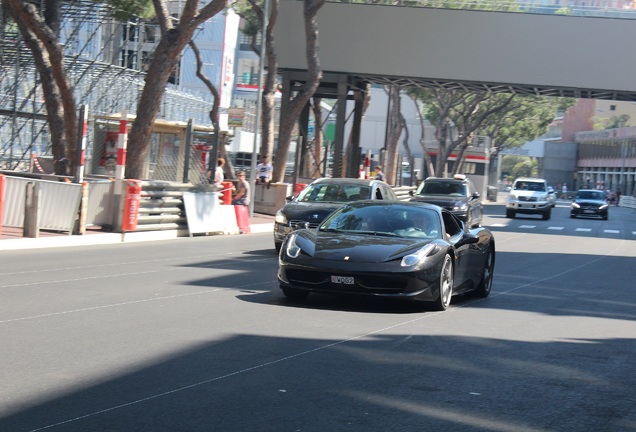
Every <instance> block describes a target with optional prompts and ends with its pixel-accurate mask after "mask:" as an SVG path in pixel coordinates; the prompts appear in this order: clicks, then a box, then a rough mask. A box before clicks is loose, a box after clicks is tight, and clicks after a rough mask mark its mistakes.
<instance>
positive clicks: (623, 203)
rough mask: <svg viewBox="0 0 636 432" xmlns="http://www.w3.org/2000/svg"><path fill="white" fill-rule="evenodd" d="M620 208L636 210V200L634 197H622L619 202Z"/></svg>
mask: <svg viewBox="0 0 636 432" xmlns="http://www.w3.org/2000/svg"><path fill="white" fill-rule="evenodd" d="M618 205H619V207H628V208H636V198H634V197H633V196H624V195H623V196H621V199H620V201H619V202H618Z"/></svg>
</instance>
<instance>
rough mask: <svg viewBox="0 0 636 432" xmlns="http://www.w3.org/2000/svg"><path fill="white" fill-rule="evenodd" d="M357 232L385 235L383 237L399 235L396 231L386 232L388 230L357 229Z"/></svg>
mask: <svg viewBox="0 0 636 432" xmlns="http://www.w3.org/2000/svg"><path fill="white" fill-rule="evenodd" d="M356 234H370V235H375V236H383V237H397V234H396V233H392V232H386V231H356Z"/></svg>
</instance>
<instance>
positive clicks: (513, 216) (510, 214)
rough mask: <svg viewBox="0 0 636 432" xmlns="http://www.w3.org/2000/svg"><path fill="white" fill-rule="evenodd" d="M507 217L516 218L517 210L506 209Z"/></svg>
mask: <svg viewBox="0 0 636 432" xmlns="http://www.w3.org/2000/svg"><path fill="white" fill-rule="evenodd" d="M506 217H507V218H509V219H514V218H515V212H514V211H512V210H506Z"/></svg>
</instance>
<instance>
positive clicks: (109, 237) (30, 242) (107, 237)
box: [0, 222, 274, 251]
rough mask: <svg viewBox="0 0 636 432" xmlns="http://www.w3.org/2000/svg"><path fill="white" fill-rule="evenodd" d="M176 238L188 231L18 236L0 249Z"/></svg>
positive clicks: (262, 227)
mask: <svg viewBox="0 0 636 432" xmlns="http://www.w3.org/2000/svg"><path fill="white" fill-rule="evenodd" d="M273 230H274V223H273V222H272V223H262V224H254V225H251V226H250V233H252V234H259V233H267V232H270V233H271V232H273ZM176 238H188V231H187V230H186V231H184V230H166V231H148V232H130V233H100V234H88V235H83V236H77V235H60V236H55V237H39V238H25V237H22V238H16V239H6V240H2V241H0V251H4V250H23V249H44V248H53V247H71V246H90V245H108V244H120V243H137V242H146V241H156V240H173V239H176Z"/></svg>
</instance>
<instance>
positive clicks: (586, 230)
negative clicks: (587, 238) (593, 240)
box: [576, 228, 592, 232]
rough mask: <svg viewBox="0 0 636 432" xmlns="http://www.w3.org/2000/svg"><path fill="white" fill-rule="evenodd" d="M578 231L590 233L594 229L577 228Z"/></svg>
mask: <svg viewBox="0 0 636 432" xmlns="http://www.w3.org/2000/svg"><path fill="white" fill-rule="evenodd" d="M576 230H577V231H585V232H590V231H592V228H577V229H576Z"/></svg>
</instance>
